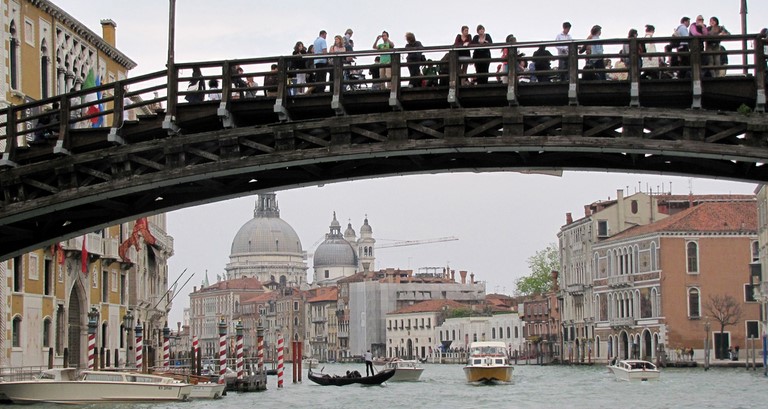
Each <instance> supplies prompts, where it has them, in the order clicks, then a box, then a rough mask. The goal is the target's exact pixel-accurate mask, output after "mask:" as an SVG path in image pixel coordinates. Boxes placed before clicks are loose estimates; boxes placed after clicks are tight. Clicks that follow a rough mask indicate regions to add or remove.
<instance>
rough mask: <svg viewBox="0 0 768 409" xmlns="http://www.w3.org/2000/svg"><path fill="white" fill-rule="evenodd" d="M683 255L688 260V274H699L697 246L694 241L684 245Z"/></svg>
mask: <svg viewBox="0 0 768 409" xmlns="http://www.w3.org/2000/svg"><path fill="white" fill-rule="evenodd" d="M685 254H686V258H687V260H688V263H687V266H688V274H698V273H699V245H698V243H696V242H695V241H689V242H688V243H687V244H686V245H685Z"/></svg>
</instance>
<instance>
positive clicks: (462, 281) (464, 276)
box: [459, 271, 467, 284]
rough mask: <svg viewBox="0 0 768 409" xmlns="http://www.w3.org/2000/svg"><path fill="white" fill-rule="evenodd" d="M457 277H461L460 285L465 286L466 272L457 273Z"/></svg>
mask: <svg viewBox="0 0 768 409" xmlns="http://www.w3.org/2000/svg"><path fill="white" fill-rule="evenodd" d="M459 275H460V276H461V283H462V284H466V283H467V272H466V271H459Z"/></svg>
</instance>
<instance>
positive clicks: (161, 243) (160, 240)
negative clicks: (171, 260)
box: [149, 223, 173, 253]
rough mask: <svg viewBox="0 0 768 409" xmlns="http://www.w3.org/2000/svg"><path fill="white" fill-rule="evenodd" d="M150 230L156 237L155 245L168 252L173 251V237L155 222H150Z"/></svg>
mask: <svg viewBox="0 0 768 409" xmlns="http://www.w3.org/2000/svg"><path fill="white" fill-rule="evenodd" d="M149 232H150V233H151V234H152V236H154V237H155V245H156V246H158V247H159V248H161V249H162V250H164V251H167V252H169V253H170V252H173V237H171V236H169V235H168V234H167V233H166V232H165V231H163V230H161V229H159V228H158V227H157V226H155V225H154V223H149Z"/></svg>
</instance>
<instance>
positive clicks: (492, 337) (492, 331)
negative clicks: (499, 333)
mask: <svg viewBox="0 0 768 409" xmlns="http://www.w3.org/2000/svg"><path fill="white" fill-rule="evenodd" d="M491 339H496V328H491Z"/></svg>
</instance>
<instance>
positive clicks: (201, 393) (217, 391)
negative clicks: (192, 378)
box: [189, 382, 227, 399]
mask: <svg viewBox="0 0 768 409" xmlns="http://www.w3.org/2000/svg"><path fill="white" fill-rule="evenodd" d="M226 386H227V385H226V384H224V383H214V382H199V383H197V384H194V385H192V394H190V395H189V397H190V398H192V399H219V398H221V397H222V396H224V388H226Z"/></svg>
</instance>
